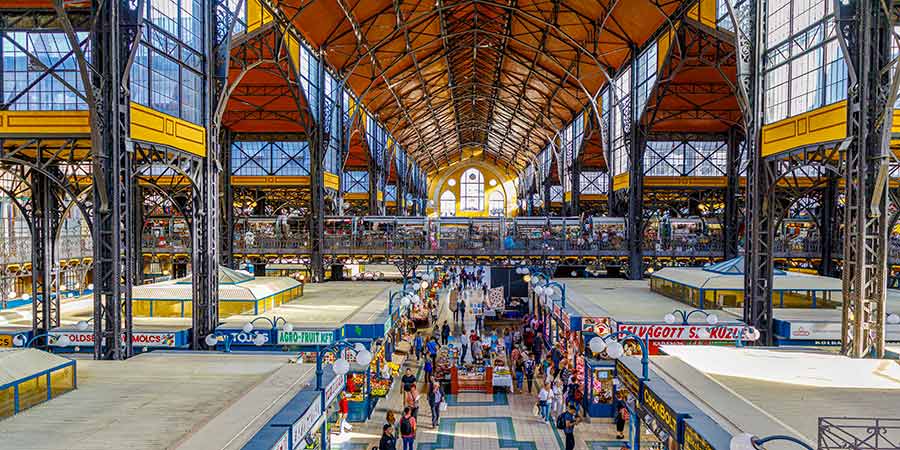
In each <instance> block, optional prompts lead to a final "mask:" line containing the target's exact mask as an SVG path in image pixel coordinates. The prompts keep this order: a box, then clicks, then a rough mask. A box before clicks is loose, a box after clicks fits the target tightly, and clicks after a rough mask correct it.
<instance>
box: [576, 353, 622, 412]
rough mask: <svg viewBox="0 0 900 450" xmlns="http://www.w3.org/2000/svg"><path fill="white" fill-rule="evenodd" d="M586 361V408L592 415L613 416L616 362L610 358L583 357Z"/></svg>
mask: <svg viewBox="0 0 900 450" xmlns="http://www.w3.org/2000/svg"><path fill="white" fill-rule="evenodd" d="M582 360H583V361H584V366H585V371H584V384H583V385H582V386H584V392H585V396H584V405H583V406H584V408H585V409H586V410H587V413H588V415H589V416H591V417H612V416H613V415H614V414H615V411H614V408H613V404H614V401H613V392H614V390H615V389H614V383H613V380H614V379H615V377H614V372H615V363H614V362H613V361H610V360H602V359H594V358H582Z"/></svg>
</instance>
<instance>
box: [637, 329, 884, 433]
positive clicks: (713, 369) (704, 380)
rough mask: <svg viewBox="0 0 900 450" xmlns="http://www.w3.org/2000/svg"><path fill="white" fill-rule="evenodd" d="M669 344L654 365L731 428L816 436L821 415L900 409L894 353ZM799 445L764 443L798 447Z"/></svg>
mask: <svg viewBox="0 0 900 450" xmlns="http://www.w3.org/2000/svg"><path fill="white" fill-rule="evenodd" d="M664 350H665V352H666V353H668V354H669V355H670V356H664V357H653V358H652V359H651V363H652V364H653V366H654V371H655V372H656V373H658V374H660V375H661V376H663V377H664V378H667V381H669V382H670V383H671V384H673V385H674V386H676V387H677V388H679V389H680V390H681V391H682V392H683V393H685V395H688V397H689V398H690V399H691V400H692V401H693V402H694V404H695V405H697V406H698V407H699V408H700V409H701V410H702V411H703V412H705V413H706V414H708V415H710V416H711V417H712V418H713V419H715V420H716V421H717V422H719V423H720V424H721V425H722V426H723V427H725V428H726V429H728V431H729V432H732V433H737V432H748V433H752V434H755V435H758V436H765V435H771V434H788V435H792V436H797V437H799V438H801V439H803V440H805V441H807V442H811V443H815V442H816V438H817V435H818V424H817V420H818V417H819V416H844V417H872V416H878V415H879V413H885V412H890V411H897V404H898V401H900V365H898V364H897V363H896V362H895V361H887V360H871V359H850V358H846V357H844V356H839V355H833V354H829V353H826V352H815V351H802V352H801V351H790V350H784V349H748V348H743V349H738V348H726V347H716V346H671V345H667V346H665V347H664ZM759 367H765V368H766V370H764V371H763V370H759ZM811 412H814V413H811ZM793 445H794V444H783V443H780V442H772V443H770V444H766V447H767V448H768V449H769V450H787V449H796V447H794V446H793Z"/></svg>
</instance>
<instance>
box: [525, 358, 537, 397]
mask: <svg viewBox="0 0 900 450" xmlns="http://www.w3.org/2000/svg"><path fill="white" fill-rule="evenodd" d="M536 364H537V363H536V362H535V360H534V355H531V357H530V358H529V357H526V358H525V381H526V382H527V383H528V393H529V394H530V393H531V385H532V384H533V383H534V366H535V365H536Z"/></svg>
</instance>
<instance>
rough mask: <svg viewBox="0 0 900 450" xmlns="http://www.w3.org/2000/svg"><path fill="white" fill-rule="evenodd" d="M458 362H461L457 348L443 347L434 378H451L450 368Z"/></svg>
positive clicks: (438, 355) (438, 357)
mask: <svg viewBox="0 0 900 450" xmlns="http://www.w3.org/2000/svg"><path fill="white" fill-rule="evenodd" d="M457 360H459V351H458V350H457V349H456V348H455V347H451V346H449V345H445V346H443V347H441V349H440V350H438V354H437V360H436V364H435V368H434V376H435V377H437V378H441V379H443V378H445V377H447V376H449V375H450V368H451V367H453V363H454V362H455V361H457Z"/></svg>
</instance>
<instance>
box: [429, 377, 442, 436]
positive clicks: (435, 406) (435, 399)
mask: <svg viewBox="0 0 900 450" xmlns="http://www.w3.org/2000/svg"><path fill="white" fill-rule="evenodd" d="M443 401H444V392H443V391H442V390H441V384H440V383H432V386H431V388H430V389H429V390H428V404H429V405H430V406H431V427H432V428H437V426H438V422H439V421H440V420H441V402H443Z"/></svg>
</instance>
